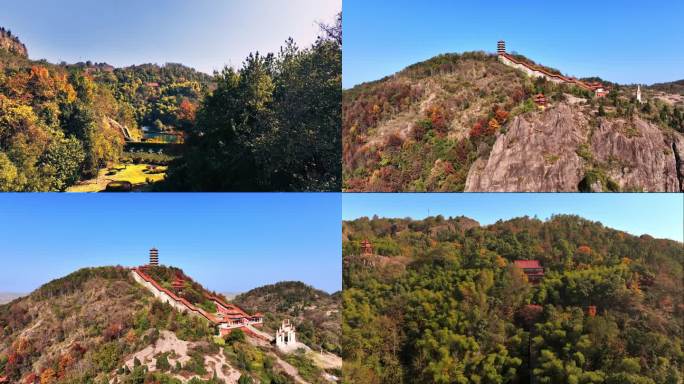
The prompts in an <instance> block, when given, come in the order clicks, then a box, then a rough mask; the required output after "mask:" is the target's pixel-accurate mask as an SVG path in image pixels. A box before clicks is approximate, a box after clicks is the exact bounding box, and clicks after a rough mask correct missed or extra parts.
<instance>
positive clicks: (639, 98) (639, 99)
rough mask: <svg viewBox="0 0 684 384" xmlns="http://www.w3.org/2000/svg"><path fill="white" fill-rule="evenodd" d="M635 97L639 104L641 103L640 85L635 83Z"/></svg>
mask: <svg viewBox="0 0 684 384" xmlns="http://www.w3.org/2000/svg"><path fill="white" fill-rule="evenodd" d="M636 97H637V101H638V102H639V104H641V103H642V101H641V85H637V94H636Z"/></svg>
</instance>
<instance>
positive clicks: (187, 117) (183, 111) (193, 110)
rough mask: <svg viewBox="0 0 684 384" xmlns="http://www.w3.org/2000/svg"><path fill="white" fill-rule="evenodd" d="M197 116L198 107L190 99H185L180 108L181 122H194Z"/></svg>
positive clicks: (179, 116) (179, 117)
mask: <svg viewBox="0 0 684 384" xmlns="http://www.w3.org/2000/svg"><path fill="white" fill-rule="evenodd" d="M196 115H197V106H196V105H195V104H193V103H191V102H190V100H188V99H183V101H181V103H180V106H179V108H178V119H179V120H181V121H187V122H190V123H192V122H194V121H195V116H196Z"/></svg>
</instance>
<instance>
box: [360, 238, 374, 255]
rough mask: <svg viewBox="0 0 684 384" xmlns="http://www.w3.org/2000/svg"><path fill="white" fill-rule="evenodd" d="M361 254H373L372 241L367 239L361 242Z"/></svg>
mask: <svg viewBox="0 0 684 384" xmlns="http://www.w3.org/2000/svg"><path fill="white" fill-rule="evenodd" d="M361 254H362V255H363V256H369V255H372V254H373V244H371V242H370V241H368V240H367V239H366V240H363V241H362V242H361Z"/></svg>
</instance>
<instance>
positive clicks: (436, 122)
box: [426, 105, 447, 132]
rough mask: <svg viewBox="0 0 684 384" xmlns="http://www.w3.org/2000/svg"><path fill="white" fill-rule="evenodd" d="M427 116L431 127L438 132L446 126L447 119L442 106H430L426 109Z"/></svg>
mask: <svg viewBox="0 0 684 384" xmlns="http://www.w3.org/2000/svg"><path fill="white" fill-rule="evenodd" d="M426 115H427V118H428V119H430V122H432V127H433V128H434V129H436V130H437V131H438V132H441V131H444V130H445V128H446V126H447V119H446V116H445V113H444V110H443V108H441V107H440V106H436V105H435V106H432V107H430V108H428V110H427V111H426Z"/></svg>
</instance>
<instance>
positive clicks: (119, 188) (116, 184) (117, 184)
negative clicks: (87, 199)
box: [105, 181, 133, 192]
mask: <svg viewBox="0 0 684 384" xmlns="http://www.w3.org/2000/svg"><path fill="white" fill-rule="evenodd" d="M132 190H133V184H131V182H130V181H112V182H110V183H109V184H107V188H105V192H131V191H132Z"/></svg>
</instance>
